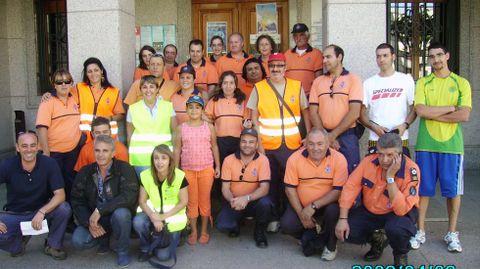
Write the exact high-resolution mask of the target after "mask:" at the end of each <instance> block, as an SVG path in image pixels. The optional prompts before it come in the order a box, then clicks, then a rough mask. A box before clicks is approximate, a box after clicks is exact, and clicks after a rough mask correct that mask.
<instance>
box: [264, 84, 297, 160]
mask: <svg viewBox="0 0 480 269" xmlns="http://www.w3.org/2000/svg"><path fill="white" fill-rule="evenodd" d="M255 88H256V89H257V95H258V113H259V118H258V122H259V131H260V137H261V140H262V145H263V147H264V149H267V150H274V149H278V148H279V147H280V146H281V144H282V142H283V141H284V143H285V144H286V146H287V147H288V148H289V149H292V150H294V149H297V148H299V147H300V145H301V136H300V131H299V129H298V126H297V124H298V123H299V122H300V119H301V106H300V90H301V83H300V81H297V80H292V79H288V78H287V79H286V85H285V93H284V95H283V96H284V101H285V103H287V104H288V106H289V107H290V109H291V110H292V112H293V114H294V116H292V115H291V114H290V113H289V112H288V110H287V109H285V108H283V105H280V103H279V102H278V98H277V95H276V94H275V92H274V89H272V88H271V87H270V85H269V84H268V82H267V81H266V80H262V81H260V82H258V83H256V84H255ZM273 100H277V101H273ZM280 108H282V110H280Z"/></svg>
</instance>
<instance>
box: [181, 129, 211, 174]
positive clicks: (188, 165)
mask: <svg viewBox="0 0 480 269" xmlns="http://www.w3.org/2000/svg"><path fill="white" fill-rule="evenodd" d="M180 159H181V162H182V164H181V165H182V169H183V170H192V171H201V170H204V169H206V168H208V167H213V152H212V141H211V132H210V128H209V127H208V123H207V122H203V124H202V125H200V126H198V127H191V126H188V124H187V123H186V122H185V123H182V153H181V156H180Z"/></svg>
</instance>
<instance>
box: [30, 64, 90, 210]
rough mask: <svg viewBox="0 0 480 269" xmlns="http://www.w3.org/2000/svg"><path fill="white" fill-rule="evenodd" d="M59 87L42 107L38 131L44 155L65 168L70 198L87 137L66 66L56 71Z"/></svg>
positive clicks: (54, 84)
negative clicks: (76, 166) (83, 131)
mask: <svg viewBox="0 0 480 269" xmlns="http://www.w3.org/2000/svg"><path fill="white" fill-rule="evenodd" d="M51 82H52V85H53V86H54V87H55V90H54V91H53V92H52V93H51V97H50V98H49V99H48V100H47V101H44V102H42V103H40V106H39V107H38V112H37V122H36V126H37V132H38V141H39V143H40V145H41V147H42V150H43V155H46V156H50V157H52V158H54V159H55V160H56V161H57V163H58V165H59V167H60V169H61V170H62V175H63V179H64V181H65V193H66V195H67V201H70V199H69V198H70V191H71V189H72V183H73V180H74V178H75V172H74V171H73V167H74V166H75V163H76V162H77V158H78V154H79V152H80V149H81V147H82V146H83V143H84V142H85V137H83V139H82V132H81V131H80V112H79V111H78V106H77V102H76V101H75V100H74V98H73V97H72V96H71V95H70V87H71V86H72V85H73V78H72V75H71V74H70V72H68V71H67V70H64V69H60V70H57V71H55V73H53V75H52V79H51Z"/></svg>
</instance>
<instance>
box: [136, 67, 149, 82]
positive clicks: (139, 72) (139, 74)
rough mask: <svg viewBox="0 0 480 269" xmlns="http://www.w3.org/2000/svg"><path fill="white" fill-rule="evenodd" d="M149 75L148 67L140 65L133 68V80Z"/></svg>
mask: <svg viewBox="0 0 480 269" xmlns="http://www.w3.org/2000/svg"><path fill="white" fill-rule="evenodd" d="M147 75H151V73H150V71H149V70H148V69H142V68H140V67H136V68H135V72H134V73H133V81H135V80H138V79H141V78H142V77H143V76H147Z"/></svg>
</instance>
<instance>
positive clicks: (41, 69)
mask: <svg viewBox="0 0 480 269" xmlns="http://www.w3.org/2000/svg"><path fill="white" fill-rule="evenodd" d="M34 3H35V23H36V34H37V36H36V37H37V56H38V59H37V63H38V66H37V85H38V93H39V94H43V93H44V92H47V91H49V90H51V89H52V88H53V86H52V85H51V83H50V76H51V75H52V74H53V72H55V70H57V69H59V68H65V69H67V68H68V39H67V13H66V0H35V2H34Z"/></svg>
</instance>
